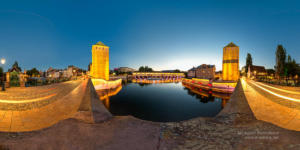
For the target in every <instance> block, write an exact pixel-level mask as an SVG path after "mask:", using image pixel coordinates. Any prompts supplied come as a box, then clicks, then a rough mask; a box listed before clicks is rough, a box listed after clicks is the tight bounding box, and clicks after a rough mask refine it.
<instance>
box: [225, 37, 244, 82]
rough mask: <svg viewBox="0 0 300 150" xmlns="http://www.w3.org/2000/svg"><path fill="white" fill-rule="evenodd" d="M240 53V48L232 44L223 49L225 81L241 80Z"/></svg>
mask: <svg viewBox="0 0 300 150" xmlns="http://www.w3.org/2000/svg"><path fill="white" fill-rule="evenodd" d="M239 51H240V50H239V47H238V46H236V45H235V44H234V43H232V42H231V43H229V44H228V45H227V46H225V47H224V48H223V78H222V79H223V80H224V81H237V80H238V79H239V78H240V71H239V58H240V56H239Z"/></svg>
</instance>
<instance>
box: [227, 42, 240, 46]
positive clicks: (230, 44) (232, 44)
mask: <svg viewBox="0 0 300 150" xmlns="http://www.w3.org/2000/svg"><path fill="white" fill-rule="evenodd" d="M225 47H238V46H237V45H235V44H234V43H233V42H230V43H229V44H228V45H226V46H225Z"/></svg>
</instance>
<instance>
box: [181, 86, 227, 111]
mask: <svg viewBox="0 0 300 150" xmlns="http://www.w3.org/2000/svg"><path fill="white" fill-rule="evenodd" d="M182 85H183V86H184V87H185V88H184V89H185V90H187V91H188V94H189V95H191V96H196V98H197V99H199V100H200V102H201V103H207V102H210V101H211V102H213V101H214V98H215V97H216V98H220V99H221V100H222V103H221V104H222V105H221V108H222V109H223V108H224V107H225V105H226V104H227V103H228V101H229V99H230V96H231V94H226V93H217V92H212V91H207V90H204V89H201V88H197V87H193V86H190V85H188V84H184V83H182Z"/></svg>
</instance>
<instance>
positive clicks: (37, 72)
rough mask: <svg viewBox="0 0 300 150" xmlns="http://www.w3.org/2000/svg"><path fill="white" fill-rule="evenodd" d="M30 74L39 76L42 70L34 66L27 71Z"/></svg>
mask: <svg viewBox="0 0 300 150" xmlns="http://www.w3.org/2000/svg"><path fill="white" fill-rule="evenodd" d="M26 74H27V75H28V76H38V75H39V74H40V72H39V71H38V70H37V69H36V68H32V69H31V70H28V71H27V72H26Z"/></svg>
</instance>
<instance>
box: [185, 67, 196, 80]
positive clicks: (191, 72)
mask: <svg viewBox="0 0 300 150" xmlns="http://www.w3.org/2000/svg"><path fill="white" fill-rule="evenodd" d="M196 69H197V68H195V67H193V68H192V69H190V70H188V73H187V76H188V78H195V77H196Z"/></svg>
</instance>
